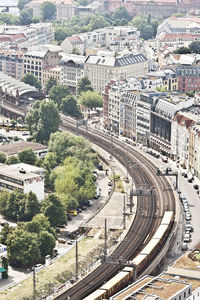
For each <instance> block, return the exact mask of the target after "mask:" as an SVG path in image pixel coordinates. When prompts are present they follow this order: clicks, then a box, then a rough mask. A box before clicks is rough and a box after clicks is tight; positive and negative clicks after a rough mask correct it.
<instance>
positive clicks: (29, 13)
mask: <svg viewBox="0 0 200 300" xmlns="http://www.w3.org/2000/svg"><path fill="white" fill-rule="evenodd" d="M32 19H33V9H32V8H27V9H23V10H22V11H21V12H20V15H19V23H20V24H21V25H29V24H31V22H32Z"/></svg>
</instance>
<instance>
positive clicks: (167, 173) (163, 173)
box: [157, 168, 178, 190]
mask: <svg viewBox="0 0 200 300" xmlns="http://www.w3.org/2000/svg"><path fill="white" fill-rule="evenodd" d="M157 176H175V177H176V186H175V188H176V190H177V189H178V172H172V171H171V170H169V168H166V169H165V170H163V169H160V168H158V169H157Z"/></svg>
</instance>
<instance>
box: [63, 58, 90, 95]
mask: <svg viewBox="0 0 200 300" xmlns="http://www.w3.org/2000/svg"><path fill="white" fill-rule="evenodd" d="M85 59H86V57H85V56H81V55H75V54H65V53H63V54H62V58H61V62H60V66H61V69H62V79H61V82H62V84H63V85H67V86H68V87H69V89H70V90H71V91H72V92H73V93H76V88H77V85H78V82H79V80H80V79H81V77H83V76H84V63H85Z"/></svg>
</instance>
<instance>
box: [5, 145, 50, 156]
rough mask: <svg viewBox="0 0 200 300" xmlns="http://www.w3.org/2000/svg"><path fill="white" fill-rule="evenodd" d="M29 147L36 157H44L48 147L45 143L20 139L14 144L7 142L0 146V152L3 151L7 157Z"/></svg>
mask: <svg viewBox="0 0 200 300" xmlns="http://www.w3.org/2000/svg"><path fill="white" fill-rule="evenodd" d="M27 148H31V149H32V150H33V151H34V152H35V154H36V155H37V157H38V158H44V156H45V155H46V154H47V151H48V148H47V146H45V145H42V144H39V143H36V142H27V141H21V142H16V143H14V144H7V145H3V146H0V152H3V153H5V155H6V156H7V157H9V156H11V155H17V154H18V153H19V152H20V151H22V150H25V149H27Z"/></svg>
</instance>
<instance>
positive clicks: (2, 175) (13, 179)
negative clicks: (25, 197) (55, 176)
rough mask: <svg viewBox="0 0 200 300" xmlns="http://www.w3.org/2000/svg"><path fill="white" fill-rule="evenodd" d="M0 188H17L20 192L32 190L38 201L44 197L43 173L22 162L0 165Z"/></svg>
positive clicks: (10, 189) (40, 169) (39, 169)
mask: <svg viewBox="0 0 200 300" xmlns="http://www.w3.org/2000/svg"><path fill="white" fill-rule="evenodd" d="M0 189H7V190H9V191H13V190H15V189H18V190H19V191H21V192H22V193H29V192H30V191H32V192H33V193H35V194H36V196H37V198H38V200H39V201H42V200H43V199H44V173H43V169H42V168H37V167H35V166H31V165H28V164H24V163H19V164H14V165H10V166H8V165H1V166H0Z"/></svg>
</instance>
